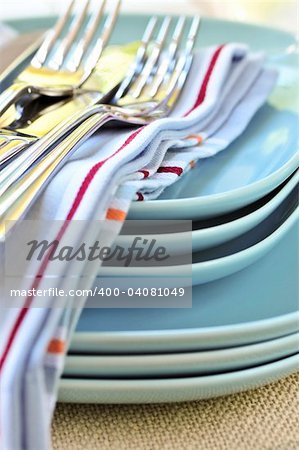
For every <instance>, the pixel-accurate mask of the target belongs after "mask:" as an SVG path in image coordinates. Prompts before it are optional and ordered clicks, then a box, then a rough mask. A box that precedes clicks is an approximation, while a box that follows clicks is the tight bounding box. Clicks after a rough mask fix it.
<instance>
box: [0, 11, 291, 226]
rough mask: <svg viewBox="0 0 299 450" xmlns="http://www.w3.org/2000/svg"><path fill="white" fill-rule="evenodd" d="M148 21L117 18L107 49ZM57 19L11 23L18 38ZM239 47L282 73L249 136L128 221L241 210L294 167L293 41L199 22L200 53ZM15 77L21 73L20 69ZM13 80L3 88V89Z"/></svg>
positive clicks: (138, 206) (138, 208)
mask: <svg viewBox="0 0 299 450" xmlns="http://www.w3.org/2000/svg"><path fill="white" fill-rule="evenodd" d="M147 21H148V16H137V15H136V16H126V15H124V16H121V17H120V19H119V21H118V25H117V27H116V29H115V32H114V34H113V37H112V41H111V42H112V43H122V42H129V41H132V40H136V39H139V38H140V36H142V33H143V30H144V27H145V25H146V23H147ZM53 22H54V19H35V20H30V21H29V20H23V21H15V22H10V24H12V25H13V26H15V27H16V28H17V29H19V30H20V31H29V30H30V31H32V30H33V29H36V28H41V27H49V26H50V25H52V24H53ZM232 41H238V42H244V43H247V44H249V45H250V47H251V49H252V50H254V51H264V52H265V53H266V55H267V64H268V65H269V66H271V67H275V68H277V69H278V71H279V74H280V76H279V80H278V83H277V86H276V88H275V89H274V92H273V93H272V94H271V96H270V98H269V100H268V103H267V104H266V105H264V106H263V107H262V108H261V109H260V111H259V112H258V113H257V114H256V116H255V118H254V119H253V120H252V122H251V123H250V125H249V127H248V128H247V130H246V131H245V132H244V133H243V134H242V136H241V137H240V138H238V139H237V140H236V141H235V142H234V143H233V144H232V145H230V146H229V148H227V149H226V150H225V151H223V152H221V153H220V154H218V155H217V156H215V157H213V158H209V159H206V160H202V161H200V162H199V163H198V164H197V166H196V168H195V169H194V170H192V171H190V172H189V173H188V174H187V175H186V176H185V177H183V178H182V179H181V180H179V181H178V182H177V183H175V184H174V185H173V186H172V187H170V188H168V189H166V190H165V192H164V193H163V194H162V196H161V197H160V198H159V199H158V200H155V201H149V202H137V203H135V204H133V206H132V208H131V211H130V214H129V218H131V219H133V218H134V219H137V218H138V219H183V218H185V219H195V218H197V219H202V218H206V217H213V216H217V215H220V214H224V213H227V212H230V211H234V210H236V209H238V208H241V207H244V206H246V205H248V204H250V203H252V202H254V201H256V200H258V199H260V198H261V197H263V196H264V195H266V194H267V193H269V192H270V191H272V190H273V189H275V188H276V187H277V186H278V185H279V184H281V183H282V182H283V181H284V180H285V179H286V178H288V177H289V176H290V175H291V174H292V173H293V172H294V171H295V170H296V168H297V167H298V164H299V155H298V109H299V101H298V100H299V99H298V55H297V54H295V53H294V48H295V44H296V41H295V37H294V36H292V35H291V34H288V33H285V32H283V31H279V30H275V29H271V28H266V27H260V26H254V25H246V24H240V23H233V22H227V21H220V20H212V19H203V21H202V27H201V30H200V33H199V38H198V46H199V45H200V46H207V45H215V44H219V43H222V42H232ZM19 69H20V67H19ZM9 82H11V79H6V80H2V83H1V86H0V88H3V87H5V85H7V83H9Z"/></svg>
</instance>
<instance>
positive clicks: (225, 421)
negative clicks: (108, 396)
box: [53, 374, 299, 450]
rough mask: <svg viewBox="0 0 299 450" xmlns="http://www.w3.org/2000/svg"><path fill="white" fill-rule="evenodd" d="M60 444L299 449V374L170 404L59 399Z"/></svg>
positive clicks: (57, 449) (88, 449)
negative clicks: (232, 392) (82, 402)
mask: <svg viewBox="0 0 299 450" xmlns="http://www.w3.org/2000/svg"><path fill="white" fill-rule="evenodd" d="M53 447H54V450H98V449H101V450H184V449H188V450H189V449H190V450H191V449H194V450H195V449H196V450H298V449H299V374H296V375H293V376H290V377H288V378H286V379H284V380H281V381H279V382H278V383H275V384H271V385H269V386H266V387H263V388H260V389H256V390H254V391H248V392H245V393H241V394H237V395H231V396H228V397H221V398H216V399H212V400H205V401H198V402H191V403H176V404H167V405H165V404H164V405H76V404H59V405H58V407H57V410H56V414H55V417H54V423H53Z"/></svg>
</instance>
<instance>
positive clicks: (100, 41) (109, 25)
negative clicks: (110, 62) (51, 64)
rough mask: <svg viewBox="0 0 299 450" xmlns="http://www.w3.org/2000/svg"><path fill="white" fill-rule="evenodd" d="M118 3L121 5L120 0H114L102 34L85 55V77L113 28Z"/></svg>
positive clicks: (100, 53) (96, 60) (91, 68)
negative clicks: (87, 54) (89, 52)
mask: <svg viewBox="0 0 299 450" xmlns="http://www.w3.org/2000/svg"><path fill="white" fill-rule="evenodd" d="M120 5H121V0H116V3H115V5H114V7H113V9H112V11H111V12H110V14H109V15H108V17H107V19H106V21H105V24H104V28H103V32H102V35H101V36H100V37H99V39H98V40H97V42H96V44H95V46H94V49H93V50H92V52H91V54H90V56H88V57H87V60H86V63H85V64H84V70H85V71H86V77H88V76H89V74H90V72H92V70H93V69H94V67H95V66H96V64H97V62H98V60H99V58H100V56H101V55H102V52H103V50H104V48H105V47H106V44H107V42H108V40H109V38H110V36H111V33H112V31H113V29H114V25H115V22H116V20H117V17H118V13H119V10H120Z"/></svg>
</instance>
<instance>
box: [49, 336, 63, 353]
mask: <svg viewBox="0 0 299 450" xmlns="http://www.w3.org/2000/svg"><path fill="white" fill-rule="evenodd" d="M64 351H65V342H64V341H61V340H60V339H53V340H52V341H51V342H50V344H49V346H48V353H64Z"/></svg>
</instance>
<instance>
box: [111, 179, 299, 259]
mask: <svg viewBox="0 0 299 450" xmlns="http://www.w3.org/2000/svg"><path fill="white" fill-rule="evenodd" d="M298 182H299V171H297V172H296V173H295V174H294V175H293V176H291V177H290V179H288V180H287V182H286V183H285V184H284V185H281V186H279V187H278V188H277V189H275V190H274V191H273V192H271V193H270V194H269V195H267V196H266V197H263V198H262V199H261V200H260V201H258V202H255V203H253V204H251V205H250V206H247V207H245V208H242V209H241V210H237V211H234V212H233V213H230V214H225V215H223V216H218V217H215V218H214V219H208V220H202V221H197V222H196V221H194V222H193V231H192V250H193V252H198V251H201V250H206V249H208V248H211V247H216V246H218V245H221V244H224V243H225V242H228V241H230V240H232V239H236V238H237V237H239V236H241V235H243V234H244V233H247V232H248V231H250V230H252V229H253V228H254V227H256V226H258V225H259V224H260V223H261V222H262V221H263V220H265V219H266V218H267V217H269V215H270V214H272V213H273V212H274V211H275V209H276V208H278V207H279V206H280V205H281V203H282V202H283V201H284V200H285V199H286V197H287V196H288V195H289V194H290V193H291V191H292V190H293V189H294V188H295V186H296V185H297V184H298ZM189 236H190V235H189V233H188V232H187V233H168V234H163V235H161V234H160V235H153V234H151V235H150V236H149V235H143V234H142V237H143V239H156V241H157V242H163V245H165V247H167V248H171V249H172V251H173V252H177V253H178V254H182V253H184V252H186V239H189ZM116 243H117V244H118V245H121V246H122V247H128V246H129V245H130V244H131V243H132V236H126V235H122V236H119V237H118V240H117V242H116Z"/></svg>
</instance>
